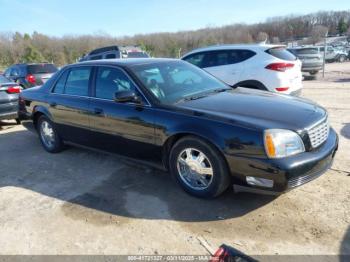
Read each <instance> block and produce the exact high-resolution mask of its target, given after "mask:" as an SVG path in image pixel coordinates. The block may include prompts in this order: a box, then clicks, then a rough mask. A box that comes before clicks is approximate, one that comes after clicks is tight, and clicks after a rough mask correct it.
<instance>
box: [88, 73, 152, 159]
mask: <svg viewBox="0 0 350 262" xmlns="http://www.w3.org/2000/svg"><path fill="white" fill-rule="evenodd" d="M118 91H133V92H135V93H136V94H137V95H138V96H140V97H141V99H142V104H141V105H140V104H134V103H117V102H115V101H114V96H115V93H116V92H118ZM90 105H91V108H90V109H91V118H90V121H91V122H90V123H91V129H92V132H93V141H92V142H93V146H94V147H96V148H100V149H102V150H107V151H110V152H114V153H118V154H123V155H127V156H130V157H134V158H140V159H144V160H149V161H152V160H155V159H156V158H155V157H156V154H155V153H154V152H155V146H154V141H155V136H154V113H153V109H152V107H151V106H150V104H149V103H148V102H147V100H146V99H145V98H144V97H143V95H142V94H141V93H140V91H139V90H138V88H137V87H136V84H135V83H134V82H133V81H132V80H131V79H130V78H129V76H128V75H127V74H126V73H125V72H124V71H123V70H122V69H121V68H118V67H113V66H98V67H95V83H94V94H93V97H92V98H91V104H90Z"/></svg>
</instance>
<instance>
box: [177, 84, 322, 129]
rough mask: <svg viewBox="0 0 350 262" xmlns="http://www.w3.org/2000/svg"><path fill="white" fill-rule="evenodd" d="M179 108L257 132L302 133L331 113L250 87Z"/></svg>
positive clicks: (306, 103) (310, 104)
mask: <svg viewBox="0 0 350 262" xmlns="http://www.w3.org/2000/svg"><path fill="white" fill-rule="evenodd" d="M177 106H178V107H179V108H181V109H185V110H191V111H194V112H195V114H196V115H198V114H200V115H202V116H206V117H209V118H214V119H216V120H218V121H227V122H231V123H235V124H240V125H244V126H249V127H251V128H257V129H267V128H282V129H289V130H295V131H301V130H302V129H305V128H306V127H309V126H310V125H312V124H314V123H316V122H318V121H319V120H321V119H322V118H324V117H325V116H326V114H327V112H326V110H325V109H324V108H322V107H320V106H318V105H316V104H315V103H313V102H312V101H310V100H306V99H301V98H297V97H293V96H288V95H280V94H276V93H272V92H265V91H260V90H254V89H247V88H236V89H234V90H230V91H227V92H222V93H217V94H212V95H209V96H206V97H203V98H199V99H196V100H191V101H185V102H182V103H179V104H178V105H177Z"/></svg>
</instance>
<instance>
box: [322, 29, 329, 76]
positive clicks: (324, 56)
mask: <svg viewBox="0 0 350 262" xmlns="http://www.w3.org/2000/svg"><path fill="white" fill-rule="evenodd" d="M327 36H328V30H327V32H326V35H325V36H324V51H323V71H322V77H323V78H324V71H325V67H326V52H327Z"/></svg>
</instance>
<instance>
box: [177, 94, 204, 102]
mask: <svg viewBox="0 0 350 262" xmlns="http://www.w3.org/2000/svg"><path fill="white" fill-rule="evenodd" d="M206 96H208V94H201V95H197V96H187V97H184V98H181V99H180V100H177V101H176V102H175V104H178V103H181V102H186V101H192V100H197V99H200V98H203V97H206Z"/></svg>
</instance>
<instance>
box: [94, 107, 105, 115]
mask: <svg viewBox="0 0 350 262" xmlns="http://www.w3.org/2000/svg"><path fill="white" fill-rule="evenodd" d="M94 114H95V115H102V114H103V109H101V108H94Z"/></svg>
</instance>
